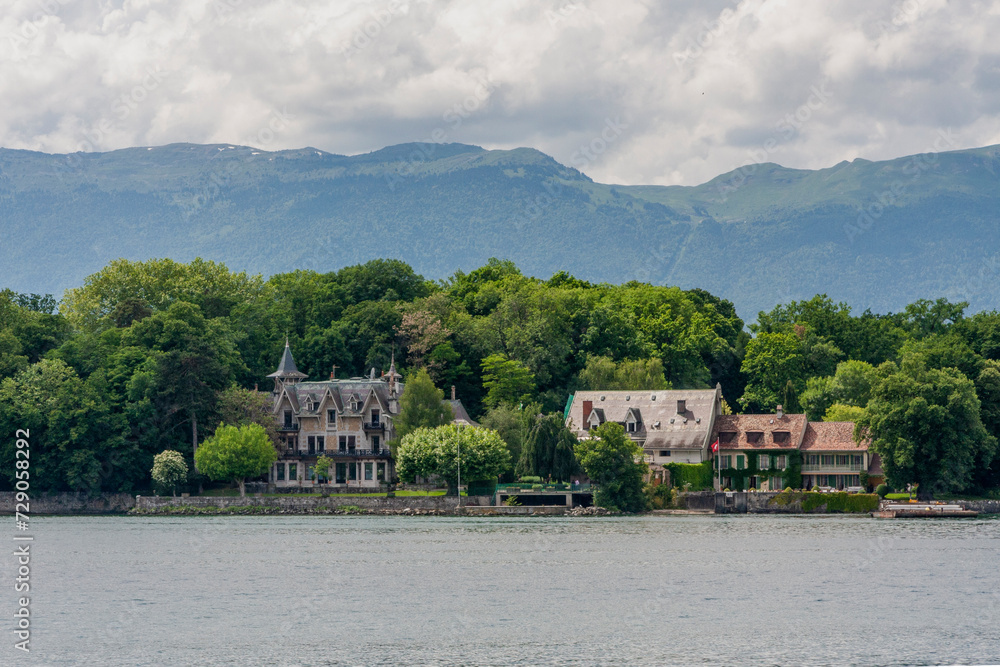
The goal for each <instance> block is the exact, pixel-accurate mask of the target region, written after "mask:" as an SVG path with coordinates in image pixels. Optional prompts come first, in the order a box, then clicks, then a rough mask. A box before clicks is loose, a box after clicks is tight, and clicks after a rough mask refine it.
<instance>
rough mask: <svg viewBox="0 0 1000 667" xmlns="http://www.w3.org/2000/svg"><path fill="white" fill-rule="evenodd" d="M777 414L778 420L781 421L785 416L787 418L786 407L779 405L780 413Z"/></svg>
mask: <svg viewBox="0 0 1000 667" xmlns="http://www.w3.org/2000/svg"><path fill="white" fill-rule="evenodd" d="M777 414H778V419H781V418H782V417H783V416H785V410H784V406H783V405H778V413H777Z"/></svg>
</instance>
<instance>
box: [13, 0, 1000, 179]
mask: <svg viewBox="0 0 1000 667" xmlns="http://www.w3.org/2000/svg"><path fill="white" fill-rule="evenodd" d="M5 4H6V5H8V6H7V7H5V8H4V10H3V11H2V12H0V99H2V100H3V101H4V103H3V105H2V106H0V145H3V146H6V147H11V148H30V149H35V150H44V151H49V152H68V151H75V150H80V149H83V150H109V149H115V148H121V147H125V146H130V145H144V144H161V143H168V142H174V141H190V142H219V143H226V142H228V143H248V142H249V140H250V139H256V140H257V143H258V145H259V144H261V143H264V144H266V145H261V146H260V147H261V148H265V149H268V150H274V149H278V148H297V147H302V146H306V145H311V146H315V147H318V148H321V149H324V150H328V151H331V152H336V153H357V152H364V151H369V150H374V149H377V148H381V147H382V146H385V145H389V144H394V143H402V142H406V141H415V140H426V139H428V138H429V137H431V136H432V133H433V132H434V130H435V129H439V130H442V131H444V132H445V136H446V140H447V141H462V142H467V143H475V144H479V145H483V146H486V147H497V148H506V147H514V146H525V145H527V146H534V147H536V148H538V149H540V150H543V151H545V152H547V153H549V154H551V155H553V156H554V157H555V158H556V159H558V160H560V161H562V162H564V163H567V164H574V163H577V162H580V160H579V158H580V154H581V148H583V149H586V148H587V147H588V146H596V147H602V142H603V147H602V150H601V151H599V152H596V151H595V152H594V153H593V154H592V155H590V156H589V157H588V158H587V159H585V160H583V163H584V164H585V165H586V166H585V169H584V170H585V171H586V172H587V174H588V175H590V176H591V177H593V178H595V179H597V180H601V181H605V182H618V183H664V184H671V183H685V184H693V183H698V182H702V181H704V180H707V179H709V178H712V177H713V176H715V175H716V174H718V173H721V172H724V171H728V170H730V169H734V168H736V167H738V166H740V165H743V164H746V163H747V162H750V161H752V160H756V159H761V158H762V157H766V159H768V160H770V161H774V162H779V163H781V164H785V165H787V166H792V167H806V168H817V167H823V166H828V165H831V164H834V163H836V162H838V161H840V160H842V159H852V158H854V157H864V158H868V159H884V158H890V157H895V156H899V155H905V154H908V153H913V152H918V151H921V150H926V149H927V147H928V146H929V145H932V144H933V141H934V137H935V136H936V135H937V132H938V131H939V130H941V129H946V128H951V130H952V131H953V132H954V134H955V135H956V136H957V137H958V141H959V144H960V145H961V146H977V145H985V144H988V143H992V142H996V141H997V140H998V137H1000V94H998V93H997V83H998V81H1000V65H998V64H1000V43H998V42H997V41H996V40H995V39H994V38H993V36H995V35H996V34H998V33H1000V1H997V0H993V1H992V2H984V1H980V0H952V1H951V2H946V1H945V0H895V1H893V0H844V1H842V2H838V3H815V2H809V3H806V2H782V1H780V0H742V1H730V2H726V1H724V0H715V1H714V2H695V1H694V0H671V1H669V2H653V1H652V0H590V1H589V2H588V1H586V0H579V1H577V2H567V1H565V0H547V1H544V2H538V1H536V0H506V1H505V2H495V3H469V2H458V1H457V0H409V1H403V0H374V1H373V2H344V1H341V2H336V1H334V2H331V1H329V0H322V1H321V0H301V1H296V2H291V1H283V0H212V1H211V2H207V1H195V0H143V1H141V2H140V1H138V0H125V1H124V2H122V1H121V0H119V1H117V2H109V1H108V0H82V1H76V0H74V1H73V2H70V1H69V0H13V1H8V2H6V3H5ZM484 82H485V83H484ZM816 90H822V91H826V93H827V94H825V95H820V96H819V97H822V98H823V99H818V98H817V95H816V92H815V91H816ZM275 114H279V115H280V116H281V117H282V118H283V119H284V120H283V121H282V122H280V123H277V124H276V123H275V122H274V118H275ZM616 119H617V123H618V126H619V127H623V128H624V129H622V130H621V131H620V133H618V134H616V135H615V136H614V138H613V140H612V141H604V140H603V139H602V138H601V133H602V131H604V130H605V128H606V127H607V124H608V122H609V121H610V122H612V123H614V122H616ZM264 140H266V141H264ZM574 156H576V159H574Z"/></svg>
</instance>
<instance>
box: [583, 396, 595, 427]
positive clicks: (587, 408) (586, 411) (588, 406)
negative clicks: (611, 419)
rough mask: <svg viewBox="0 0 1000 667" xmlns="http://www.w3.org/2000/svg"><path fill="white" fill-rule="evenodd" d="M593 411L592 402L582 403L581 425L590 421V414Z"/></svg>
mask: <svg viewBox="0 0 1000 667" xmlns="http://www.w3.org/2000/svg"><path fill="white" fill-rule="evenodd" d="M593 409H594V402H593V401H584V402H583V423H584V424H586V423H587V420H588V419H590V413H591V412H592V411H593Z"/></svg>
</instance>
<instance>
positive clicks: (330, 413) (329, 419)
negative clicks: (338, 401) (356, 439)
mask: <svg viewBox="0 0 1000 667" xmlns="http://www.w3.org/2000/svg"><path fill="white" fill-rule="evenodd" d="M326 423H327V425H328V426H333V427H336V425H337V411H336V410H327V411H326Z"/></svg>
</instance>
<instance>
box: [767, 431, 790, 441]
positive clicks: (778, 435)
mask: <svg viewBox="0 0 1000 667" xmlns="http://www.w3.org/2000/svg"><path fill="white" fill-rule="evenodd" d="M771 435H772V436H773V437H774V442H775V443H778V444H782V443H787V442H788V441H789V440H791V434H790V433H789V432H788V431H775V432H774V433H772V434H771Z"/></svg>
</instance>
